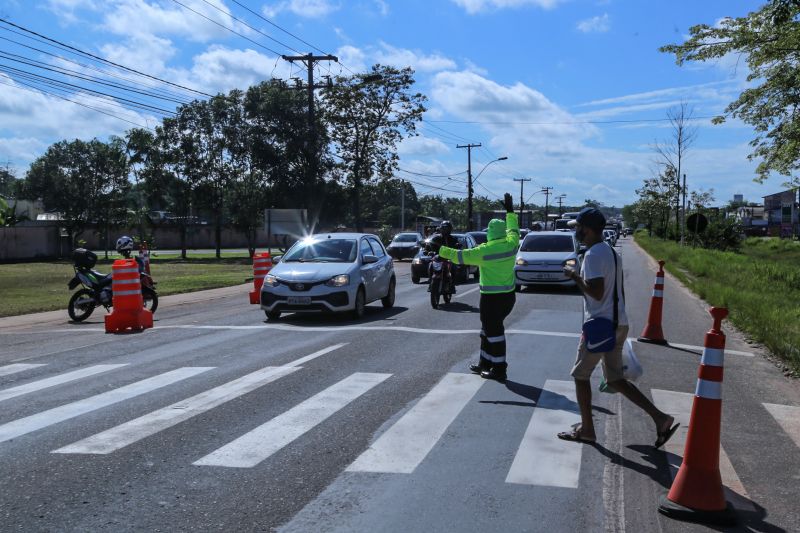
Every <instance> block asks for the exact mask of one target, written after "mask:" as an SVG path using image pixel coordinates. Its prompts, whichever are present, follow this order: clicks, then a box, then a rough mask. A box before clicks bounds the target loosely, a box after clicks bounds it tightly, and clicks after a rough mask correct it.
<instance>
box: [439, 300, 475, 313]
mask: <svg viewBox="0 0 800 533" xmlns="http://www.w3.org/2000/svg"><path fill="white" fill-rule="evenodd" d="M439 311H447V312H448V313H477V312H478V308H477V307H474V306H472V305H469V304H465V303H464V302H450V303H449V304H446V303H441V304H439Z"/></svg>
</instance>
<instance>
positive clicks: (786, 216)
mask: <svg viewBox="0 0 800 533" xmlns="http://www.w3.org/2000/svg"><path fill="white" fill-rule="evenodd" d="M799 213H800V209H798V203H797V190H791V189H790V190H788V191H782V192H779V193H775V194H770V195H768V196H765V197H764V217H765V218H766V220H767V226H768V228H769V234H770V235H772V236H776V237H777V236H779V237H792V236H793V235H798V234H800V227H798V225H799V223H800V221H799V220H798V216H799Z"/></svg>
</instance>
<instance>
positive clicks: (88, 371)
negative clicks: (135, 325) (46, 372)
mask: <svg viewBox="0 0 800 533" xmlns="http://www.w3.org/2000/svg"><path fill="white" fill-rule="evenodd" d="M123 366H128V365H127V363H125V364H120V365H94V366H89V367H86V368H81V369H79V370H73V371H72V372H66V373H64V374H59V375H57V376H53V377H49V378H45V379H40V380H39V381H33V382H31V383H26V384H24V385H19V386H17V387H12V388H10V389H5V390H0V402H2V401H4V400H9V399H11V398H16V397H17V396H22V395H23V394H28V393H31V392H35V391H40V390H42V389H48V388H50V387H55V386H56V385H63V384H64V383H69V382H70V381H77V380H79V379H83V378H86V377H89V376H94V375H96V374H101V373H103V372H108V371H109V370H115V369H117V368H120V367H123Z"/></svg>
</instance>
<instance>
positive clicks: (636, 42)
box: [0, 0, 782, 206]
mask: <svg viewBox="0 0 800 533" xmlns="http://www.w3.org/2000/svg"><path fill="white" fill-rule="evenodd" d="M180 1H181V3H183V4H185V5H186V6H189V7H191V8H193V9H195V10H197V11H200V12H202V13H203V14H205V15H206V16H208V17H209V18H211V19H213V20H215V21H217V22H219V23H220V24H223V25H225V26H228V27H230V28H234V29H236V31H239V32H240V33H243V34H245V35H247V36H248V37H249V38H250V39H252V40H254V41H256V42H258V43H260V44H261V45H263V46H264V47H267V48H270V49H272V50H273V51H275V52H281V53H294V52H290V51H289V50H287V49H286V48H285V47H284V46H282V45H280V44H277V43H275V42H272V41H270V40H268V39H266V38H264V37H263V36H262V35H260V34H258V33H256V32H254V31H252V30H250V29H249V28H247V27H245V26H243V25H242V24H240V23H238V22H236V21H235V20H233V19H232V18H230V16H229V15H233V16H235V17H237V18H241V19H243V20H245V21H246V22H248V23H249V24H250V25H252V26H254V27H256V28H258V29H259V30H261V31H263V32H265V33H268V34H270V35H272V36H274V37H275V38H277V39H278V40H280V41H283V42H284V43H285V44H288V45H290V46H292V47H293V48H296V49H297V50H298V51H301V52H306V51H308V48H309V47H308V46H307V45H306V44H303V43H300V42H298V41H297V40H295V39H294V38H293V37H291V36H289V35H286V34H282V33H281V32H280V31H279V30H277V29H276V28H275V27H272V26H270V25H268V24H267V23H266V22H265V21H263V20H261V19H259V18H256V17H255V16H253V15H252V14H250V13H248V12H247V11H245V10H244V9H243V8H242V7H240V6H239V5H237V4H236V2H232V1H230V0H207V2H206V1H205V0H180ZM239 3H241V4H244V5H246V6H247V7H249V8H251V9H253V10H254V11H257V12H259V13H261V14H262V15H263V16H265V17H267V18H268V19H269V20H271V21H273V22H274V23H276V24H278V25H280V26H281V27H283V28H284V29H286V30H288V31H290V32H292V33H294V34H296V35H297V36H299V37H301V38H303V39H304V40H306V41H308V42H310V43H311V44H313V45H315V46H316V47H319V48H320V49H322V50H325V51H328V52H330V53H333V54H336V55H338V56H339V58H340V60H341V63H342V64H344V65H345V66H346V67H348V68H350V69H352V70H359V69H364V68H366V67H367V66H369V65H371V64H373V63H375V62H381V63H386V64H393V65H397V66H412V67H414V68H415V69H416V71H417V80H418V84H419V89H420V90H421V91H422V92H424V93H425V94H427V95H428V97H429V102H428V107H429V111H428V113H426V117H425V122H424V123H423V124H422V125H421V126H420V133H421V135H420V136H419V137H417V138H414V139H411V140H409V141H407V142H404V143H403V145H402V146H401V147H400V153H401V163H400V165H401V168H402V169H404V170H405V171H412V172H417V173H421V174H430V175H436V176H439V175H448V174H454V173H457V172H461V171H463V170H464V169H465V167H466V153H465V151H464V150H458V149H456V148H455V145H456V144H457V143H464V142H466V141H467V140H470V141H473V142H480V143H482V144H483V148H481V149H478V150H476V151H475V152H474V172H475V173H476V174H477V172H478V171H480V170H481V168H482V167H483V165H485V164H486V163H487V162H489V161H491V160H492V159H495V158H497V157H499V156H501V155H502V156H508V158H509V159H508V161H503V162H498V163H495V164H493V165H492V166H490V167H488V168H487V169H486V172H485V173H484V174H483V175H482V176H481V178H480V182H479V186H477V187H476V192H477V193H478V194H487V195H502V193H503V192H505V191H506V190H508V191H511V192H514V195H515V197H516V196H517V195H518V190H519V189H518V187H519V186H518V184H517V183H515V182H513V178H515V177H530V178H532V179H533V182H532V183H529V184H526V186H527V187H528V192H526V194H525V196H526V197H528V196H529V195H530V193H532V192H534V191H535V190H537V189H539V188H540V187H542V186H552V187H553V188H554V193H555V194H566V195H567V199H566V202H567V203H571V202H572V203H576V204H578V203H582V201H583V199H585V198H587V197H591V198H595V199H599V200H601V201H603V202H604V203H606V204H609V205H618V206H619V205H622V204H624V203H628V202H630V201H632V200H633V199H634V198H635V192H634V190H635V189H636V188H637V187H638V186H639V185H640V184H641V181H642V179H643V178H646V177H649V176H650V175H651V174H652V173H653V169H654V168H655V165H654V155H653V151H652V148H651V145H652V144H653V142H655V141H657V140H662V139H665V138H667V137H668V136H669V135H670V130H669V129H668V127H667V125H666V124H665V123H664V122H655V121H651V120H652V119H663V118H665V114H666V111H667V109H669V108H670V107H671V106H674V105H676V104H678V103H680V102H681V101H686V102H688V103H689V104H690V105H692V106H693V107H694V112H695V115H696V116H698V117H709V116H712V115H714V114H716V113H719V112H720V111H721V110H722V109H724V107H725V105H726V104H727V103H728V102H730V101H731V100H732V99H733V98H735V97H736V95H737V94H738V93H739V91H741V89H742V88H743V87H745V86H746V83H747V82H746V76H747V66H746V63H745V61H744V59H743V58H739V57H726V58H724V59H723V60H720V61H717V62H715V63H713V64H705V65H689V66H684V67H682V68H679V67H677V66H676V65H675V63H674V60H673V58H672V57H671V56H668V55H666V54H662V53H660V52H658V47H659V46H661V45H664V44H667V43H673V42H679V41H681V40H682V39H683V38H684V37H685V36H686V34H687V33H688V28H689V27H690V26H691V25H694V24H698V23H707V24H714V23H715V22H716V21H718V20H719V19H720V18H722V17H725V16H741V15H744V14H746V13H747V12H748V11H751V10H754V9H756V8H758V6H759V4H760V2H753V1H737V2H730V1H723V0H705V1H703V2H697V1H684V0H677V1H673V2H643V1H641V0H587V1H583V0H427V1H422V0H403V1H400V0H272V1H269V2H266V3H263V2H258V1H256V0H240V2H239ZM209 4H213V5H214V6H216V7H218V8H220V9H221V10H222V11H219V10H217V9H214V8H213V7H211V6H210V5H209ZM226 13H227V15H226ZM0 16H2V17H3V18H7V19H9V20H11V21H13V22H15V23H17V24H19V25H22V26H25V27H27V28H30V29H33V30H36V31H38V32H41V33H42V34H45V35H47V36H50V37H54V38H57V39H59V40H63V41H65V42H67V43H69V44H71V45H74V46H76V47H79V48H81V49H83V50H87V51H91V52H93V53H95V54H97V55H99V56H102V57H106V58H108V59H112V60H114V61H117V62H119V63H122V64H125V65H127V66H131V67H133V68H136V69H139V70H142V71H144V72H147V73H150V74H153V75H155V76H159V77H162V78H165V79H168V80H170V81H175V82H177V83H181V84H185V85H188V86H191V87H196V88H198V89H200V90H203V91H205V92H215V91H220V90H228V89H231V88H234V87H240V88H244V87H247V86H248V85H250V84H252V83H254V82H256V81H259V80H261V79H265V78H268V77H270V76H277V77H283V78H288V77H290V76H292V75H296V74H297V68H294V69H292V67H291V66H290V65H288V64H286V63H285V62H283V61H282V60H278V59H277V56H276V55H275V54H274V53H272V52H270V51H268V50H266V49H265V48H263V47H261V46H258V45H256V44H254V43H252V42H249V41H247V40H245V39H243V38H241V37H238V36H236V35H233V34H232V33H230V32H228V31H226V30H225V29H223V28H220V27H219V26H217V25H214V24H213V23H211V22H209V21H207V20H204V19H203V18H201V17H199V16H198V15H196V14H194V13H191V12H189V11H187V10H186V9H185V8H183V7H181V6H180V5H178V3H176V2H175V1H174V0H49V1H41V2H27V1H22V0H5V1H4V2H3V3H2V4H0ZM0 26H2V25H0ZM0 37H7V38H12V39H15V40H20V41H24V39H23V38H20V37H19V36H16V35H14V34H9V33H8V32H6V31H3V30H0ZM25 42H27V43H28V44H31V43H30V41H25ZM37 46H38V45H37ZM0 51H4V52H11V53H19V54H21V55H25V56H26V57H32V58H36V59H39V60H47V61H51V60H52V58H47V57H44V56H41V55H38V54H37V53H36V52H32V51H30V50H29V49H22V48H19V47H18V46H17V45H14V44H12V43H9V42H8V41H3V40H0ZM0 62H1V61H0ZM4 63H5V64H8V65H13V64H12V63H10V62H8V61H5V62H4ZM329 69H330V71H331V72H332V73H334V74H337V73H339V72H340V71H341V69H342V67H340V66H338V65H335V64H334V65H330V66H327V65H323V66H322V67H321V72H320V73H321V74H327V73H328V72H329ZM0 82H2V83H3V84H2V85H0V160H2V161H5V160H10V161H11V163H12V165H13V166H15V167H16V168H17V169H18V171H19V173H20V174H21V173H22V172H24V169H25V168H26V166H27V164H28V163H29V162H30V160H31V159H33V158H34V157H36V156H37V155H40V154H41V153H42V152H43V151H44V150H45V149H46V147H47V146H48V145H49V144H50V143H52V142H54V141H56V140H59V139H61V138H75V137H80V138H91V137H93V136H98V137H101V138H104V137H106V136H108V135H110V134H120V133H122V132H124V131H125V129H127V128H129V127H130V124H128V123H126V122H123V121H120V120H118V119H116V118H113V117H109V116H106V115H101V114H98V113H97V112H95V111H93V110H90V109H86V108H83V107H79V106H77V105H75V104H73V103H69V102H65V101H63V100H59V99H56V98H54V97H52V96H46V95H42V94H40V93H36V92H31V91H29V90H26V89H24V88H23V87H21V86H19V85H18V83H17V82H16V81H14V80H11V79H9V78H8V77H7V75H4V74H2V72H0ZM73 98H74V99H76V100H78V101H81V102H83V103H87V104H91V105H92V107H97V108H102V109H105V110H107V111H113V112H114V114H118V115H121V116H124V117H125V118H127V119H129V120H131V121H133V122H136V123H140V124H145V123H147V124H150V125H152V124H154V123H155V121H157V114H152V113H144V112H136V113H134V112H132V111H126V110H119V109H118V108H115V107H114V106H113V104H112V103H109V102H105V101H102V100H97V99H96V98H91V97H90V96H88V95H85V94H78V95H74V96H73ZM637 120H644V122H613V121H637ZM466 122H478V123H480V124H467V123H466ZM608 122H612V123H608ZM501 123H502V124H501ZM526 123H527V124H526ZM696 125H697V127H698V135H697V141H696V143H695V145H694V147H693V148H692V150H691V151H690V152H689V154H688V155H687V158H686V160H685V163H684V169H685V170H686V173H687V175H688V179H689V184H690V187H691V188H692V189H698V188H702V189H709V188H714V190H715V193H716V198H717V201H718V203H722V202H725V201H727V200H728V199H730V198H732V196H733V194H734V193H743V194H745V196H746V197H747V198H749V199H751V200H757V201H760V197H761V196H762V195H764V194H769V193H771V192H775V191H777V190H780V188H781V187H780V184H781V182H782V180H781V179H780V178H779V177H776V178H773V179H772V180H770V181H769V182H768V183H767V184H765V185H759V184H756V183H754V182H753V181H752V178H753V169H754V166H755V165H754V163H751V162H749V161H747V158H746V156H747V154H748V153H749V146H748V145H747V142H748V141H749V140H750V139H751V138H752V136H753V132H752V130H751V129H750V128H749V127H747V126H745V125H743V124H741V123H736V122H732V123H729V124H726V125H724V126H711V125H710V122H709V120H708V119H706V118H703V119H699V120H698V121H697V122H696ZM398 175H399V176H404V177H406V178H408V179H410V180H413V181H415V182H416V183H417V184H418V185H417V188H418V190H419V192H421V193H425V192H431V193H437V192H442V189H441V188H443V189H444V193H445V194H448V195H453V196H455V195H459V194H461V195H463V194H462V193H457V191H463V190H464V189H465V184H464V183H463V181H461V180H462V178H461V177H460V176H455V177H453V178H450V179H448V178H442V177H429V176H417V175H415V174H409V173H407V172H399V173H398ZM421 184H424V185H421ZM437 187H438V188H439V189H437ZM450 191H453V192H450ZM539 198H540V196H533V197H531V201H539Z"/></svg>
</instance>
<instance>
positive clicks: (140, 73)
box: [0, 0, 213, 98]
mask: <svg viewBox="0 0 800 533" xmlns="http://www.w3.org/2000/svg"><path fill="white" fill-rule="evenodd" d="M173 1H176V0H173ZM0 22H2V23H3V24H7V25H9V26H12V27H14V28H17V29H19V30H22V31H24V32H26V33H29V34H31V35H35V36H37V37H40V38H42V39H44V40H46V41H48V42H50V43H55V44H57V45H59V46H60V47H62V48H66V49H69V50H70V51H73V52H75V53H78V54H80V55H82V56H86V57H90V58H92V59H94V60H96V61H100V62H103V63H106V64H108V65H113V66H115V67H117V68H121V69H123V70H127V71H128V72H133V73H134V74H138V75H139V76H144V77H146V78H150V79H152V80H156V81H159V82H161V83H166V84H167V85H171V86H173V87H178V88H179V89H183V90H185V91H190V92H193V93H196V94H200V95H203V96H207V97H209V98H211V97H213V95H211V94H208V93H204V92H202V91H198V90H196V89H192V88H190V87H186V86H184V85H180V84H178V83H173V82H171V81H167V80H164V79H161V78H159V77H157V76H152V75H150V74H146V73H144V72H141V71H139V70H136V69H133V68H130V67H126V66H125V65H121V64H119V63H115V62H114V61H111V60H108V59H104V58H102V57H100V56H97V55H94V54H92V53H90V52H86V51H83V50H81V49H79V48H75V47H74V46H70V45H68V44H66V43H63V42H61V41H59V40H56V39H52V38H50V37H47V36H45V35H42V34H41V33H37V32H35V31H33V30H30V29H28V28H25V27H23V26H20V25H19V24H14V23H13V22H11V21H9V20H6V19H4V18H2V17H0ZM3 29H6V28H3ZM13 33H17V32H13Z"/></svg>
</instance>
